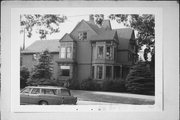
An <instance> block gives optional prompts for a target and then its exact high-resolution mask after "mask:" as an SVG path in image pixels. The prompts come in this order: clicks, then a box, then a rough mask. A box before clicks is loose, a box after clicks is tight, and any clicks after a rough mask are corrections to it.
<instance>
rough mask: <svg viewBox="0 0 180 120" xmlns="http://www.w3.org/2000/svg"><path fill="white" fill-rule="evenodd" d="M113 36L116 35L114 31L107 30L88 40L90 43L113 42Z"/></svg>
mask: <svg viewBox="0 0 180 120" xmlns="http://www.w3.org/2000/svg"><path fill="white" fill-rule="evenodd" d="M115 35H116V31H114V30H107V31H104V32H102V33H101V34H99V35H95V36H92V37H91V38H90V39H91V40H92V41H96V40H114V37H115Z"/></svg>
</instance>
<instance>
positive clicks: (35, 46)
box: [22, 40, 59, 53]
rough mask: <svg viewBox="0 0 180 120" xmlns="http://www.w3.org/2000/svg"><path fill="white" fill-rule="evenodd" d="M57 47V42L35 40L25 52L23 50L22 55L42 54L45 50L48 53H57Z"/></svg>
mask: <svg viewBox="0 0 180 120" xmlns="http://www.w3.org/2000/svg"><path fill="white" fill-rule="evenodd" d="M58 46H59V40H37V41H35V42H34V43H32V44H31V45H30V46H29V47H27V48H26V49H25V50H23V51H22V53H36V52H42V51H44V50H46V49H48V50H49V52H58V51H59V48H58Z"/></svg>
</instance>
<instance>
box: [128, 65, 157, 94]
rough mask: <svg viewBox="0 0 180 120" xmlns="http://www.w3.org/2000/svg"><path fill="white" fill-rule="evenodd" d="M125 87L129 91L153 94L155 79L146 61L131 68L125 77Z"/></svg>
mask: <svg viewBox="0 0 180 120" xmlns="http://www.w3.org/2000/svg"><path fill="white" fill-rule="evenodd" d="M126 87H127V90H128V91H129V92H131V93H137V94H148V95H154V91H155V81H154V77H153V75H152V74H151V71H150V67H149V65H148V64H147V63H146V62H141V63H138V64H137V65H134V66H133V67H132V68H131V70H130V72H129V74H128V76H127V78H126Z"/></svg>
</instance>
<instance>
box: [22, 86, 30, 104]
mask: <svg viewBox="0 0 180 120" xmlns="http://www.w3.org/2000/svg"><path fill="white" fill-rule="evenodd" d="M31 90H32V88H24V89H23V90H22V91H21V93H20V104H29V92H31Z"/></svg>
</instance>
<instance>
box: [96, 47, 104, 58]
mask: <svg viewBox="0 0 180 120" xmlns="http://www.w3.org/2000/svg"><path fill="white" fill-rule="evenodd" d="M100 47H102V56H101V57H99V56H100V54H99V53H100V50H99V48H100ZM103 58H104V45H98V46H97V59H103Z"/></svg>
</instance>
